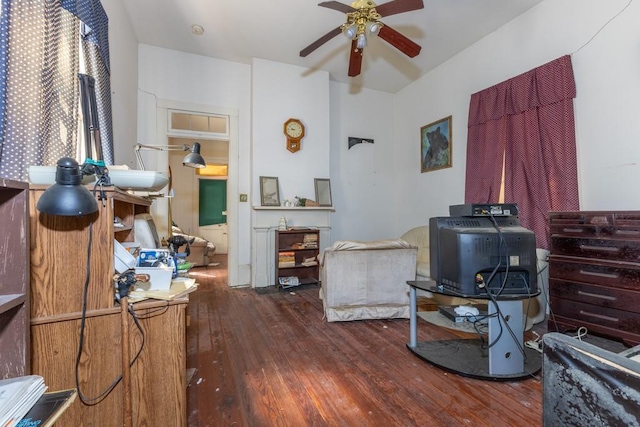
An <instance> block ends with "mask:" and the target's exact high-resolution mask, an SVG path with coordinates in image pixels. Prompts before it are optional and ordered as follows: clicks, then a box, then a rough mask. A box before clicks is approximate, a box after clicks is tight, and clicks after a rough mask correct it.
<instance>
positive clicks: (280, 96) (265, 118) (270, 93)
mask: <svg viewBox="0 0 640 427" xmlns="http://www.w3.org/2000/svg"><path fill="white" fill-rule="evenodd" d="M252 83H253V87H252V92H253V97H252V109H253V123H252V141H253V143H252V149H253V152H252V156H253V162H252V170H253V178H252V183H253V185H252V188H253V191H252V193H251V204H252V205H253V206H260V205H261V202H260V183H259V181H260V176H275V177H278V182H279V185H280V202H281V203H284V201H285V200H286V199H291V200H293V199H294V198H295V196H299V197H305V198H308V199H315V188H314V181H313V179H314V178H329V152H330V144H329V127H330V122H329V74H328V73H327V72H324V71H314V72H309V70H308V69H307V68H302V67H297V66H293V65H287V64H282V63H278V62H273V61H266V60H263V59H254V60H253V64H252ZM289 118H296V119H300V121H302V123H303V124H304V125H305V137H304V138H303V139H302V143H301V148H300V150H299V151H297V152H296V153H292V152H290V151H289V150H287V147H286V138H285V135H284V133H283V129H284V128H283V127H284V122H285V121H286V120H287V119H289ZM274 225H277V224H274ZM304 225H308V224H304Z"/></svg>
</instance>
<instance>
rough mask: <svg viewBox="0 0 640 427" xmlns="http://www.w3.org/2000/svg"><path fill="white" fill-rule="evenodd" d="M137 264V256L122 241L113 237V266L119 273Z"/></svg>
mask: <svg viewBox="0 0 640 427" xmlns="http://www.w3.org/2000/svg"><path fill="white" fill-rule="evenodd" d="M135 266H136V258H135V257H134V256H133V255H131V253H130V252H129V251H128V250H127V248H125V247H124V246H123V245H122V244H120V242H118V241H117V240H115V239H113V268H114V269H115V270H116V271H117V272H118V273H124V272H125V271H127V270H129V269H132V268H134V267H135Z"/></svg>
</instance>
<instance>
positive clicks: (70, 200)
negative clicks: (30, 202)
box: [36, 157, 98, 216]
mask: <svg viewBox="0 0 640 427" xmlns="http://www.w3.org/2000/svg"><path fill="white" fill-rule="evenodd" d="M36 208H37V209H38V210H39V211H40V212H42V213H46V214H49V215H61V216H83V215H88V214H91V213H94V212H95V211H97V210H98V202H96V199H95V197H93V195H92V194H91V192H90V191H89V190H87V188H86V187H85V186H83V185H82V174H81V172H80V166H79V165H78V162H77V161H76V160H75V159H72V158H70V157H63V158H61V159H60V160H58V165H57V166H56V183H55V184H53V185H52V186H51V187H49V188H47V189H46V190H45V192H44V193H42V196H40V199H39V200H38V203H37V205H36Z"/></svg>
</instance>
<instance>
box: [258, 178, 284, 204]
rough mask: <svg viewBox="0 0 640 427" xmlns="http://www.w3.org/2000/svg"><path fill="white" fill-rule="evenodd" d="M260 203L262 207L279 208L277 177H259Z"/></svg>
mask: <svg viewBox="0 0 640 427" xmlns="http://www.w3.org/2000/svg"><path fill="white" fill-rule="evenodd" d="M260 201H261V202H262V206H280V191H279V187H278V177H275V176H261V177H260Z"/></svg>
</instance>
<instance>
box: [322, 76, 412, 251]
mask: <svg viewBox="0 0 640 427" xmlns="http://www.w3.org/2000/svg"><path fill="white" fill-rule="evenodd" d="M393 111H394V96H393V95H392V94H390V93H385V92H379V91H374V90H368V89H363V90H361V91H360V92H358V93H357V94H353V93H351V91H350V88H349V86H348V85H345V84H342V83H336V82H331V192H332V199H333V205H334V206H335V209H336V212H335V213H334V214H333V215H332V219H331V226H332V231H331V240H332V241H331V242H326V243H328V244H327V245H326V246H330V245H331V244H333V242H335V241H336V240H375V239H385V238H394V237H399V235H393V234H392V233H391V230H392V225H393V222H394V221H393V218H394V215H395V213H396V211H397V208H398V207H397V206H396V204H395V200H394V199H395V193H396V192H397V187H396V186H395V183H394V181H395V178H394V177H395V175H396V173H397V171H396V169H395V164H394V161H393V158H394V155H395V151H396V147H395V146H396V144H397V142H396V141H395V140H394V138H393ZM350 136H352V137H359V138H369V139H373V140H374V143H373V144H368V143H363V144H357V145H354V146H353V147H352V148H351V149H349V146H348V137H350ZM414 148H415V151H416V152H417V151H418V149H419V146H418V144H417V142H416V144H415V146H414ZM417 162H418V161H417V160H416V164H417ZM407 190H408V189H407ZM323 246H325V244H324V243H323Z"/></svg>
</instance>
